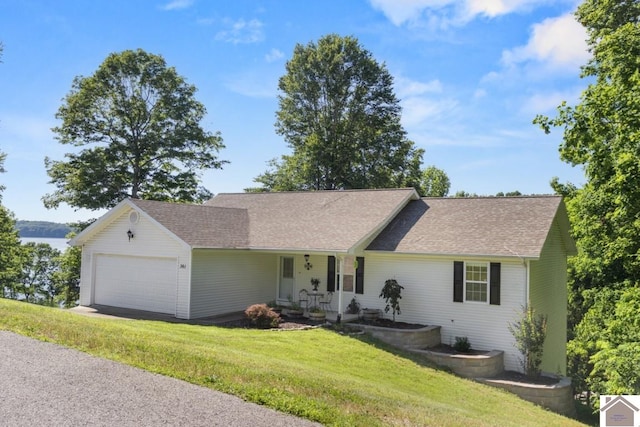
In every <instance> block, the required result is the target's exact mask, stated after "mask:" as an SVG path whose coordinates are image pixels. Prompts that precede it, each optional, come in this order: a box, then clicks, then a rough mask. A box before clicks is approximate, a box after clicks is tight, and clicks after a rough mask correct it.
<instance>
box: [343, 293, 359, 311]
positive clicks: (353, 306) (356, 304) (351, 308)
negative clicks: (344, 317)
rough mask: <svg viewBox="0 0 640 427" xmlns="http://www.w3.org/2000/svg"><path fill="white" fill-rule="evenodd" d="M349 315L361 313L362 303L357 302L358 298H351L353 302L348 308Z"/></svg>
mask: <svg viewBox="0 0 640 427" xmlns="http://www.w3.org/2000/svg"><path fill="white" fill-rule="evenodd" d="M346 311H347V313H348V314H358V313H360V303H359V302H358V300H356V297H353V298H351V302H350V303H349V305H348V306H347V310H346Z"/></svg>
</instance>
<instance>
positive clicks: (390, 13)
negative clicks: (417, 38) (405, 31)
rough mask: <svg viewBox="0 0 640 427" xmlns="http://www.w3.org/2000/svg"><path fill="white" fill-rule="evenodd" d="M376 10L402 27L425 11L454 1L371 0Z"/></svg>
mask: <svg viewBox="0 0 640 427" xmlns="http://www.w3.org/2000/svg"><path fill="white" fill-rule="evenodd" d="M369 1H370V2H371V5H372V6H373V8H374V9H378V10H380V11H382V13H384V14H385V16H386V17H387V18H388V19H389V20H390V21H391V22H393V24H394V25H396V26H400V25H402V24H404V23H405V22H408V21H412V20H415V19H417V18H418V17H420V15H421V14H422V13H423V11H424V10H425V9H440V8H442V7H445V6H447V5H449V4H451V3H454V0H369Z"/></svg>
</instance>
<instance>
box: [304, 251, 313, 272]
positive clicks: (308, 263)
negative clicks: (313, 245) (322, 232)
mask: <svg viewBox="0 0 640 427" xmlns="http://www.w3.org/2000/svg"><path fill="white" fill-rule="evenodd" d="M304 268H306V269H307V270H311V269H312V268H313V265H312V264H311V263H310V262H309V254H304Z"/></svg>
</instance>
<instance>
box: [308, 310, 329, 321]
mask: <svg viewBox="0 0 640 427" xmlns="http://www.w3.org/2000/svg"><path fill="white" fill-rule="evenodd" d="M326 318H327V313H325V312H324V311H320V312H313V311H311V312H309V320H314V321H321V320H325V319H326Z"/></svg>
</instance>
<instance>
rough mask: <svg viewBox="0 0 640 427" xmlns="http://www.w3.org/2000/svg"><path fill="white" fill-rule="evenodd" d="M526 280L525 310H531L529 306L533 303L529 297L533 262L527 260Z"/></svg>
mask: <svg viewBox="0 0 640 427" xmlns="http://www.w3.org/2000/svg"><path fill="white" fill-rule="evenodd" d="M525 267H526V268H525V273H524V274H525V278H524V290H525V296H524V298H525V301H524V306H525V308H529V304H530V303H531V298H530V295H529V281H530V276H531V260H529V259H528V260H527V263H526V264H525Z"/></svg>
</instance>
